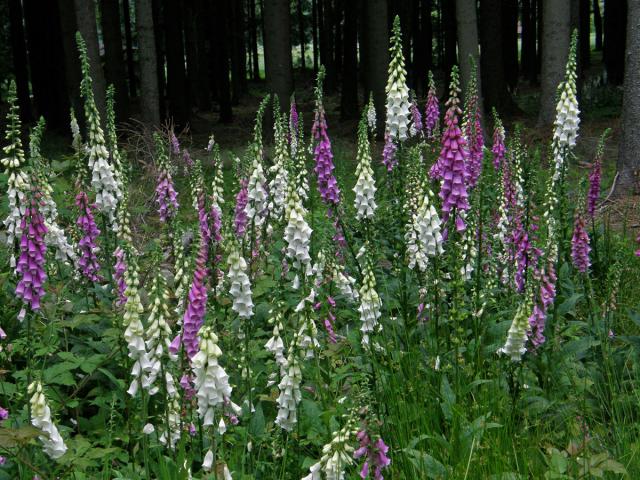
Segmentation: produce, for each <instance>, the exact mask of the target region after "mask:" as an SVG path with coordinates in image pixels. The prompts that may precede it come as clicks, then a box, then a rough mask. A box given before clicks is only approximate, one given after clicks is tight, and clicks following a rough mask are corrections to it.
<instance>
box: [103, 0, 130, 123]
mask: <svg viewBox="0 0 640 480" xmlns="http://www.w3.org/2000/svg"><path fill="white" fill-rule="evenodd" d="M100 13H101V16H100V19H101V22H102V39H103V42H104V59H105V62H104V63H105V78H106V81H107V84H110V85H113V86H114V87H115V89H116V97H115V99H116V106H115V107H116V116H117V119H118V120H124V119H125V118H127V111H128V105H129V98H128V95H127V81H126V79H127V77H126V74H125V63H124V54H123V51H122V32H121V31H120V2H119V1H118V0H100Z"/></svg>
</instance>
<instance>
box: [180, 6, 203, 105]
mask: <svg viewBox="0 0 640 480" xmlns="http://www.w3.org/2000/svg"><path fill="white" fill-rule="evenodd" d="M182 11H183V13H184V52H185V56H186V60H187V84H188V85H189V89H188V90H187V93H188V96H189V105H198V104H199V102H198V100H197V99H198V40H197V38H196V35H197V28H196V0H185V1H184V2H182Z"/></svg>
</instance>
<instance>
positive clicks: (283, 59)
mask: <svg viewBox="0 0 640 480" xmlns="http://www.w3.org/2000/svg"><path fill="white" fill-rule="evenodd" d="M290 25H291V12H290V11H289V1H288V0H265V2H264V63H265V70H266V75H267V91H268V92H270V93H273V94H275V95H277V96H278V98H279V100H280V108H281V109H282V110H283V111H285V110H286V109H287V106H288V105H289V97H290V96H291V93H292V91H293V73H292V64H291V35H290Z"/></svg>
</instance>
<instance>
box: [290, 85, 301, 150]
mask: <svg viewBox="0 0 640 480" xmlns="http://www.w3.org/2000/svg"><path fill="white" fill-rule="evenodd" d="M298 118H299V117H298V108H297V106H296V97H295V95H291V108H290V109H289V147H290V148H291V156H292V157H295V156H296V153H297V151H298Z"/></svg>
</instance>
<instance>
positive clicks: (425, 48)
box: [413, 0, 433, 93]
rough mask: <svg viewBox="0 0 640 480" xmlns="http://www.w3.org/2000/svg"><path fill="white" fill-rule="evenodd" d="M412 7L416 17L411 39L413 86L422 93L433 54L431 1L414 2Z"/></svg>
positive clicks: (417, 0) (420, 0)
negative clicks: (414, 8)
mask: <svg viewBox="0 0 640 480" xmlns="http://www.w3.org/2000/svg"><path fill="white" fill-rule="evenodd" d="M414 6H416V8H417V15H416V23H415V24H414V37H413V39H414V43H413V85H414V87H415V90H416V92H418V91H420V92H422V93H424V92H426V85H427V71H428V70H429V69H430V68H431V63H432V61H431V55H432V52H433V38H432V35H433V29H432V27H431V0H414Z"/></svg>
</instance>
